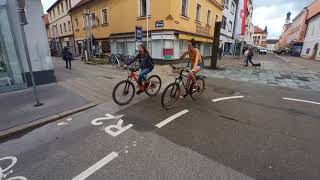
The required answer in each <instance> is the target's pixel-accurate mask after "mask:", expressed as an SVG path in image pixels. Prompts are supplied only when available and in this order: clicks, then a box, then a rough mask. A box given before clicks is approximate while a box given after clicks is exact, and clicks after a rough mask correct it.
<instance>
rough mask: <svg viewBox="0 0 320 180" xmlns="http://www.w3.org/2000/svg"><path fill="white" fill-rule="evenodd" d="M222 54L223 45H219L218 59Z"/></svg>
mask: <svg viewBox="0 0 320 180" xmlns="http://www.w3.org/2000/svg"><path fill="white" fill-rule="evenodd" d="M222 55H223V46H222V45H221V46H220V48H219V59H220V60H221V59H222Z"/></svg>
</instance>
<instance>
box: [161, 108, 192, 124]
mask: <svg viewBox="0 0 320 180" xmlns="http://www.w3.org/2000/svg"><path fill="white" fill-rule="evenodd" d="M188 112H189V110H187V109H185V110H183V111H181V112H178V113H177V114H175V115H173V116H171V117H169V118H167V119H165V120H164V121H162V122H160V123H158V124H157V125H156V126H157V127H158V128H162V127H163V126H164V125H166V124H168V123H170V122H171V121H173V120H175V119H176V118H178V117H180V116H182V115H184V114H186V113H188Z"/></svg>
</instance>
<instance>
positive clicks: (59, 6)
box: [58, 6, 60, 15]
mask: <svg viewBox="0 0 320 180" xmlns="http://www.w3.org/2000/svg"><path fill="white" fill-rule="evenodd" d="M58 15H60V6H58Z"/></svg>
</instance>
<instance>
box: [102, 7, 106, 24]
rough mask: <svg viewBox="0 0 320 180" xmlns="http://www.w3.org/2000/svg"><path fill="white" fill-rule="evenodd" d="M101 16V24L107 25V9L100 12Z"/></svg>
mask: <svg viewBox="0 0 320 180" xmlns="http://www.w3.org/2000/svg"><path fill="white" fill-rule="evenodd" d="M101 16H102V24H108V11H107V9H103V10H102V11H101Z"/></svg>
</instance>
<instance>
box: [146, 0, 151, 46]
mask: <svg viewBox="0 0 320 180" xmlns="http://www.w3.org/2000/svg"><path fill="white" fill-rule="evenodd" d="M149 5H150V3H149V0H146V6H147V8H146V10H147V12H146V13H147V14H146V16H147V49H148V50H149V12H150V9H149Z"/></svg>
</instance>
